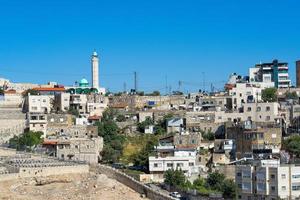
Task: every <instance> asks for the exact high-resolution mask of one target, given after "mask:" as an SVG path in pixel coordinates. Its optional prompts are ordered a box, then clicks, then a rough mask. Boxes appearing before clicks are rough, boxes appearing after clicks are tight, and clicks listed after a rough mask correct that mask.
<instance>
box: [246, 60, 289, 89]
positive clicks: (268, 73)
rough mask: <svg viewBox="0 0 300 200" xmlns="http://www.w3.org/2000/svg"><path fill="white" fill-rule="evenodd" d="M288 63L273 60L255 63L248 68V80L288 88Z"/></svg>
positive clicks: (268, 85)
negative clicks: (252, 66) (253, 66)
mask: <svg viewBox="0 0 300 200" xmlns="http://www.w3.org/2000/svg"><path fill="white" fill-rule="evenodd" d="M288 69H289V67H288V63H286V62H278V60H273V62H271V63H260V64H256V65H255V68H250V69H249V77H250V82H256V83H264V85H262V86H265V87H274V86H275V87H276V88H288V87H290V86H291V80H290V79H289V74H288Z"/></svg>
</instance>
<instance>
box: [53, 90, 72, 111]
mask: <svg viewBox="0 0 300 200" xmlns="http://www.w3.org/2000/svg"><path fill="white" fill-rule="evenodd" d="M69 108H70V93H58V94H56V95H55V104H54V110H56V111H62V112H66V111H68V110H69Z"/></svg>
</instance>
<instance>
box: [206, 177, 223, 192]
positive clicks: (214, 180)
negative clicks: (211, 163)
mask: <svg viewBox="0 0 300 200" xmlns="http://www.w3.org/2000/svg"><path fill="white" fill-rule="evenodd" d="M224 180H225V175H224V174H220V173H219V172H213V173H210V174H208V177H207V180H206V186H207V187H209V188H210V189H212V190H216V191H222V186H223V182H224Z"/></svg>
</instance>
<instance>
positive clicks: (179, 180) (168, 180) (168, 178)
mask: <svg viewBox="0 0 300 200" xmlns="http://www.w3.org/2000/svg"><path fill="white" fill-rule="evenodd" d="M164 178H165V180H164V183H165V184H167V185H170V186H173V187H178V188H181V187H184V185H185V183H186V179H185V175H184V173H183V171H182V170H181V169H179V170H177V169H176V170H174V169H168V170H167V171H165V173H164Z"/></svg>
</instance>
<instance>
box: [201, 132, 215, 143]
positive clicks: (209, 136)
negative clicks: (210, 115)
mask: <svg viewBox="0 0 300 200" xmlns="http://www.w3.org/2000/svg"><path fill="white" fill-rule="evenodd" d="M202 138H203V139H204V140H209V141H212V140H214V139H215V134H213V133H212V132H207V133H205V132H202Z"/></svg>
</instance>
